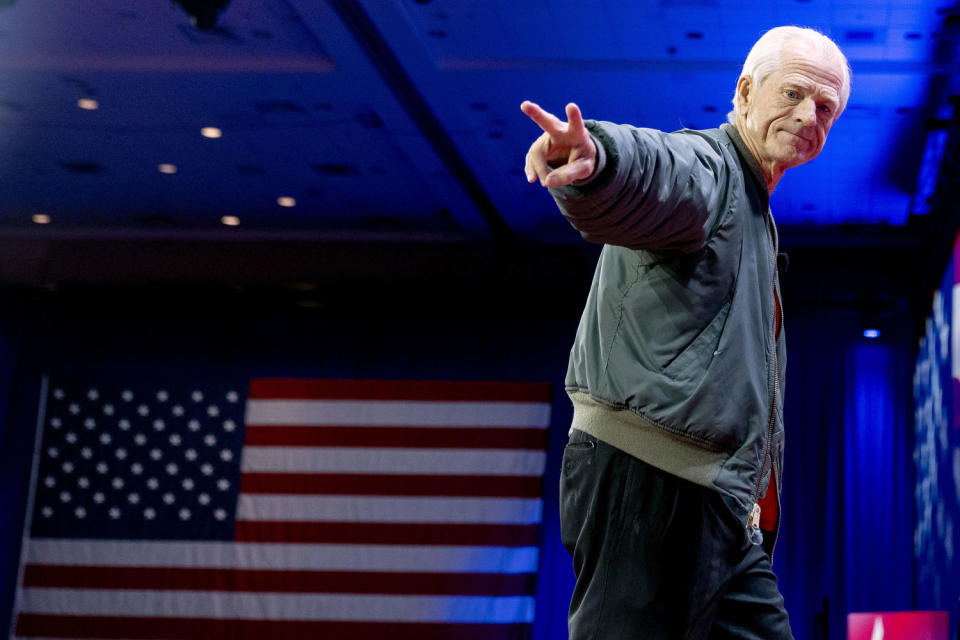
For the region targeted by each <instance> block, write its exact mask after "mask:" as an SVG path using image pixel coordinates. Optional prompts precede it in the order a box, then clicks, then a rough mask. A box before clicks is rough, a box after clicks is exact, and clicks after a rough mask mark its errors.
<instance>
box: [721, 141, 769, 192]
mask: <svg viewBox="0 0 960 640" xmlns="http://www.w3.org/2000/svg"><path fill="white" fill-rule="evenodd" d="M720 129H721V130H723V132H724V133H726V134H727V135H728V136H729V137H730V140H732V141H733V146H735V147H736V148H737V153H739V154H740V158H741V159H742V160H743V162H744V163H745V164H746V165H747V168H748V169H749V170H750V175H752V176H753V179H754V181H755V182H756V183H757V186H758V187H760V192H761V193H763V195H765V196H766V197H767V201H768V202H769V200H770V194H769V193H768V192H767V180H766V178H764V177H763V171H762V170H761V169H760V163H759V162H757V159H756V158H754V157H753V154H752V153H750V150H749V149H748V148H747V144H746V143H745V142H744V141H743V138H741V137H740V132H739V131H737V128H736V127H735V126H733V125H732V124H723V125H720Z"/></svg>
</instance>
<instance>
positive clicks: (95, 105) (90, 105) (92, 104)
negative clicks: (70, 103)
mask: <svg viewBox="0 0 960 640" xmlns="http://www.w3.org/2000/svg"><path fill="white" fill-rule="evenodd" d="M77 106H78V107H80V108H81V109H86V110H87V111H95V110H97V109H99V108H100V103H99V102H97V101H96V100H94V99H93V98H80V99H79V100H77Z"/></svg>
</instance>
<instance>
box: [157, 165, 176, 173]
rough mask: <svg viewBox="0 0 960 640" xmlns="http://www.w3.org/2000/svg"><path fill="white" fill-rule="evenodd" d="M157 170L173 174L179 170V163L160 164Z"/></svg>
mask: <svg viewBox="0 0 960 640" xmlns="http://www.w3.org/2000/svg"><path fill="white" fill-rule="evenodd" d="M157 171H159V172H160V173H165V174H167V175H173V174H175V173H176V172H177V165H175V164H167V163H163V164H158V165H157Z"/></svg>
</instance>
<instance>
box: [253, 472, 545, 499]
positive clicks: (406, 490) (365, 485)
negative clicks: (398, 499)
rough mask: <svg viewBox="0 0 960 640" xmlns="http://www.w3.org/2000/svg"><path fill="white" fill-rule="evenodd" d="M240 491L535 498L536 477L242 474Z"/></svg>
mask: <svg viewBox="0 0 960 640" xmlns="http://www.w3.org/2000/svg"><path fill="white" fill-rule="evenodd" d="M240 483H241V484H240V488H241V493H258V494H267V493H272V494H286V495H320V494H327V495H340V496H350V495H356V496H463V497H468V496H469V497H497V498H539V497H540V496H541V494H542V485H543V478H542V477H540V476H433V475H430V476H428V475H410V474H407V475H388V474H348V473H245V474H243V477H242V478H241V481H240Z"/></svg>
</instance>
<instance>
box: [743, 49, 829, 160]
mask: <svg viewBox="0 0 960 640" xmlns="http://www.w3.org/2000/svg"><path fill="white" fill-rule="evenodd" d="M782 56H783V57H782V63H781V65H780V68H779V69H777V70H775V71H773V73H771V74H770V75H769V76H767V78H766V79H765V80H764V81H763V83H762V84H761V85H760V86H759V87H754V86H751V83H750V80H749V78H741V79H740V85H738V87H737V91H738V93H739V97H740V99H741V114H740V116H739V117H742V118H744V125H745V126H744V129H745V131H744V133H745V136H746V137H748V138H749V139H750V140H749V141H748V145H749V146H750V147H751V150H752V151H753V152H754V153H755V154H757V156H758V158H757V160H758V161H759V162H760V165H761V166H762V167H767V166H776V167H778V168H780V169H788V168H790V167H796V166H798V165H801V164H803V163H805V162H809V161H810V160H813V159H814V158H815V157H816V156H817V154H819V153H820V150H821V149H823V144H824V142H826V140H827V132H829V131H830V127H831V126H832V125H833V123H834V121H835V120H836V119H837V117H838V116H839V110H840V88H841V85H842V83H843V75H842V70H841V66H840V65H841V62H840V61H839V60H838V59H836V58H833V57H823V56H820V55H819V54H811V53H808V52H806V51H804V50H803V49H802V48H799V47H797V46H796V45H794V46H791V45H790V44H789V43H788V44H787V45H786V46H784V49H783V54H782Z"/></svg>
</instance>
